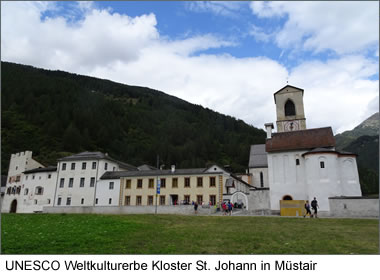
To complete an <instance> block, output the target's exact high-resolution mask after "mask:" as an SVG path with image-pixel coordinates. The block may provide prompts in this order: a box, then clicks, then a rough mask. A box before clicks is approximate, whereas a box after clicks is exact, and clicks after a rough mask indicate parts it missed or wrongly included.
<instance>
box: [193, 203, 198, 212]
mask: <svg viewBox="0 0 380 280" xmlns="http://www.w3.org/2000/svg"><path fill="white" fill-rule="evenodd" d="M197 213H198V203H197V202H194V214H197Z"/></svg>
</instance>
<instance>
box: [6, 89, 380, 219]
mask: <svg viewBox="0 0 380 280" xmlns="http://www.w3.org/2000/svg"><path fill="white" fill-rule="evenodd" d="M303 95H304V90H303V89H300V88H297V87H293V86H290V85H287V86H285V87H284V88H282V89H280V90H279V91H277V92H276V93H274V103H275V106H276V114H277V120H276V132H274V128H275V126H274V124H273V123H266V124H265V129H266V133H267V137H266V142H265V143H264V144H259V145H252V146H251V150H250V154H249V155H247V163H248V170H247V171H248V172H247V174H243V175H242V174H240V175H237V174H233V173H231V172H230V171H228V170H226V169H225V168H223V167H220V166H218V165H212V166H209V167H207V168H192V169H177V168H176V166H174V165H172V166H171V168H170V169H159V168H155V167H152V166H149V165H142V166H138V167H135V166H132V165H130V164H127V163H124V162H121V161H118V160H115V159H113V158H112V157H110V156H109V155H108V154H106V153H101V152H82V153H79V154H75V155H72V156H68V157H64V158H60V159H58V160H57V165H56V166H49V167H45V166H43V165H42V164H40V163H38V162H37V161H35V160H34V159H33V157H32V152H31V151H25V152H20V153H16V154H12V156H11V159H10V164H9V170H8V177H7V181H6V187H5V190H4V197H3V198H2V205H1V211H2V212H14V213H38V212H47V213H63V212H64V213H115V214H116V213H118V214H120V213H125V214H128V213H155V211H156V212H158V213H172V214H194V210H193V207H192V204H193V203H194V202H197V203H198V204H199V210H200V211H199V213H200V214H217V213H218V210H219V207H220V205H221V204H222V203H223V202H224V201H231V202H232V203H233V204H234V205H235V207H236V208H235V210H234V213H236V214H241V215H279V214H281V215H284V216H303V214H304V211H305V210H304V208H303V205H304V203H305V201H306V200H309V201H312V200H313V198H314V197H316V198H317V200H318V204H319V209H318V210H319V212H320V213H321V214H322V216H323V215H325V216H378V215H379V211H378V210H379V202H378V200H377V199H366V198H363V197H362V193H361V189H360V183H359V175H358V168H357V163H356V155H355V154H352V153H347V152H343V151H337V150H336V149H335V139H334V135H333V131H332V129H331V127H322V128H312V129H307V122H306V117H305V112H304V105H303Z"/></svg>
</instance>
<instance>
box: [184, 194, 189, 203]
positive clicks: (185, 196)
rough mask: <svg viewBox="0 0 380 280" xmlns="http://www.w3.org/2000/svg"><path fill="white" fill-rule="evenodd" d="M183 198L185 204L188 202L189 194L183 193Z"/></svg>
mask: <svg viewBox="0 0 380 280" xmlns="http://www.w3.org/2000/svg"><path fill="white" fill-rule="evenodd" d="M183 198H184V199H183V200H184V201H185V204H190V195H184V197H183Z"/></svg>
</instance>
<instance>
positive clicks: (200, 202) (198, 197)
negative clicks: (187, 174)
mask: <svg viewBox="0 0 380 280" xmlns="http://www.w3.org/2000/svg"><path fill="white" fill-rule="evenodd" d="M197 202H198V204H199V205H202V202H203V195H197Z"/></svg>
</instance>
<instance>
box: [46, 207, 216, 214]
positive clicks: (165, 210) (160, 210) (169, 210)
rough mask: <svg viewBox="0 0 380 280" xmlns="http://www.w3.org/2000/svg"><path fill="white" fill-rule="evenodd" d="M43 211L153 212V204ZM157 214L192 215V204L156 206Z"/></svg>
mask: <svg viewBox="0 0 380 280" xmlns="http://www.w3.org/2000/svg"><path fill="white" fill-rule="evenodd" d="M43 212H44V213H67V214H154V213H155V206H96V207H93V206H82V207H81V206H60V207H44V210H43ZM215 212H216V209H215V207H211V208H210V207H202V206H199V207H198V215H210V214H214V213H215ZM157 214H177V215H194V206H192V205H176V206H160V205H159V206H157Z"/></svg>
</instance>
